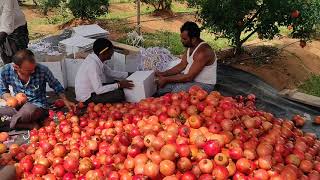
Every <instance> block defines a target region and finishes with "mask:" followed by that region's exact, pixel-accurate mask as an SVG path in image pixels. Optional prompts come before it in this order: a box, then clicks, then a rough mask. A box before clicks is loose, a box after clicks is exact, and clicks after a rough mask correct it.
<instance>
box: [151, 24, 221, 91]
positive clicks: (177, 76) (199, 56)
mask: <svg viewBox="0 0 320 180" xmlns="http://www.w3.org/2000/svg"><path fill="white" fill-rule="evenodd" d="M180 31H181V35H180V36H181V42H182V44H183V45H184V46H185V47H186V51H185V53H184V54H183V55H182V59H181V62H180V63H179V64H177V65H176V66H174V67H173V68H171V69H169V70H167V71H165V72H156V76H157V83H158V86H159V90H158V95H163V94H165V93H169V92H179V91H187V90H188V89H189V88H190V87H191V86H193V85H199V86H201V87H202V88H203V89H204V90H206V91H208V92H210V91H212V90H213V89H214V85H215V84H216V81H217V75H216V73H217V72H216V71H217V56H216V54H215V52H214V50H213V49H212V48H211V46H210V45H208V44H207V43H206V42H204V41H203V40H202V39H201V38H200V32H201V30H200V28H199V27H198V25H197V24H196V23H194V22H186V23H185V24H184V25H183V26H182V27H181V29H180Z"/></svg>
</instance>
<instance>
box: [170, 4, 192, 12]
mask: <svg viewBox="0 0 320 180" xmlns="http://www.w3.org/2000/svg"><path fill="white" fill-rule="evenodd" d="M171 9H172V11H173V12H175V13H193V12H196V11H197V9H196V8H191V7H188V5H187V4H185V3H178V2H174V3H172V7H171Z"/></svg>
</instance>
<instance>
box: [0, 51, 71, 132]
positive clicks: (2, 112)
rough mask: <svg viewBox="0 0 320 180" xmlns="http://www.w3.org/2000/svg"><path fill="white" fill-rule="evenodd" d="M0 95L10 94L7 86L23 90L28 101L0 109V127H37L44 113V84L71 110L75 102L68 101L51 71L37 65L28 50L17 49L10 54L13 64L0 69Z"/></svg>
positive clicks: (15, 89) (6, 97) (7, 97)
mask: <svg viewBox="0 0 320 180" xmlns="http://www.w3.org/2000/svg"><path fill="white" fill-rule="evenodd" d="M0 79H1V81H0V95H1V97H2V98H3V99H4V100H7V99H9V98H10V97H11V94H10V91H9V86H12V88H13V92H14V93H15V94H17V93H24V94H25V95H26V96H27V98H28V100H27V103H25V104H24V105H22V107H21V108H19V109H18V110H16V109H14V108H10V107H2V108H0V117H1V118H2V120H4V119H6V121H4V122H2V121H0V129H5V130H6V131H9V130H11V129H33V128H37V127H38V121H39V120H41V118H44V117H45V116H46V115H47V108H48V103H47V98H46V84H47V83H48V84H49V86H50V87H51V88H52V89H54V91H55V92H56V93H57V94H59V96H60V98H61V99H62V100H63V101H64V102H65V105H66V106H67V107H68V108H69V110H74V109H73V108H75V104H74V103H72V102H70V101H68V100H67V98H66V97H65V95H64V93H63V92H64V89H63V87H62V86H61V84H60V83H59V81H58V80H57V79H56V78H54V76H53V74H52V72H51V71H50V70H49V69H48V68H47V67H46V66H43V65H41V64H37V63H36V62H35V59H34V54H33V53H32V52H31V51H30V50H27V49H25V50H20V51H18V52H17V53H16V54H15V56H14V57H13V63H10V64H6V65H5V66H3V67H2V69H1V72H0ZM4 117H6V118H4Z"/></svg>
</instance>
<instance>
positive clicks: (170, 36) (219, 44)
mask: <svg viewBox="0 0 320 180" xmlns="http://www.w3.org/2000/svg"><path fill="white" fill-rule="evenodd" d="M143 38H144V40H145V41H144V42H143V44H142V47H145V48H148V47H155V46H158V47H164V48H167V49H168V50H170V51H171V53H172V54H174V55H180V54H182V53H183V52H184V51H185V47H183V45H182V43H181V41H180V33H175V32H169V31H156V32H155V33H147V34H143ZM201 38H202V39H203V40H205V41H206V42H207V43H208V44H209V45H210V46H212V47H213V48H214V49H215V50H220V49H223V48H226V47H228V46H229V41H228V40H227V39H224V38H219V39H215V38H214V37H213V35H212V34H210V33H207V32H204V33H202V35H201ZM118 41H119V42H121V43H127V37H124V38H121V39H119V40H118Z"/></svg>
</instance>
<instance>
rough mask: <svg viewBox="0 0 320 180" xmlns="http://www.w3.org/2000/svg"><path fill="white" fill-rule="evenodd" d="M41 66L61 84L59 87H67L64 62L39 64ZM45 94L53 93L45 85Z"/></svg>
mask: <svg viewBox="0 0 320 180" xmlns="http://www.w3.org/2000/svg"><path fill="white" fill-rule="evenodd" d="M39 63H40V64H42V65H45V66H47V67H48V68H49V69H50V71H51V72H52V73H53V76H54V77H55V78H56V79H58V81H59V82H60V83H61V85H62V86H63V87H64V88H67V87H68V82H67V73H66V65H65V61H64V60H62V61H56V62H39ZM46 90H47V92H48V91H53V89H51V88H50V87H49V85H48V84H47V88H46Z"/></svg>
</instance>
